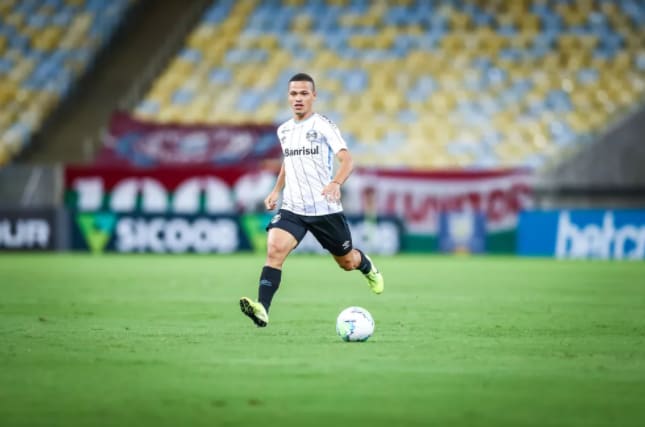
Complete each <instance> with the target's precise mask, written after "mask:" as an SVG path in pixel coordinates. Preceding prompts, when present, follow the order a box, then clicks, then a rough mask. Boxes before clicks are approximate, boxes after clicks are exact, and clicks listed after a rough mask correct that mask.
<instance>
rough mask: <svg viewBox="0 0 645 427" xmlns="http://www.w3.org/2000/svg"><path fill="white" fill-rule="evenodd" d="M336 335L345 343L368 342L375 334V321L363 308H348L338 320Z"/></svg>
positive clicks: (341, 313)
mask: <svg viewBox="0 0 645 427" xmlns="http://www.w3.org/2000/svg"><path fill="white" fill-rule="evenodd" d="M336 333H337V334H338V336H339V337H341V338H342V339H343V341H367V339H368V338H369V337H371V336H372V334H373V333H374V319H373V318H372V315H371V314H370V312H369V311H367V310H365V309H364V308H362V307H348V308H346V309H345V310H343V311H341V312H340V314H339V315H338V318H337V319H336Z"/></svg>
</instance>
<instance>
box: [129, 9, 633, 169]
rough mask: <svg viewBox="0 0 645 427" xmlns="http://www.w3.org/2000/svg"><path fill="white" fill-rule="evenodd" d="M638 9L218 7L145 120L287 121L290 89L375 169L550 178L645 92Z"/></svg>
mask: <svg viewBox="0 0 645 427" xmlns="http://www.w3.org/2000/svg"><path fill="white" fill-rule="evenodd" d="M644 25H645V2H642V1H636V0H617V1H608V0H561V1H556V0H517V1H484V0H448V1H442V2H429V1H398V2H385V1H366V0H354V1H350V0H315V1H300V0H284V1H278V0H276V1H250V0H242V1H232V0H222V1H215V2H213V4H212V7H210V8H209V9H208V11H207V12H206V13H205V14H204V15H203V18H202V20H201V22H200V24H199V25H198V26H197V27H196V28H195V29H194V30H193V31H192V32H191V34H190V35H189V37H188V38H187V40H186V43H185V46H184V47H183V49H181V51H180V52H179V53H178V54H177V55H176V57H175V58H174V59H173V60H172V61H171V63H170V64H169V65H168V67H167V68H166V69H165V70H164V71H163V72H162V73H161V74H160V75H159V76H158V78H157V79H156V80H155V82H154V84H153V85H152V87H151V89H150V91H149V92H148V93H147V94H146V96H145V97H144V98H143V99H142V100H141V102H140V103H138V105H137V106H136V107H135V108H134V111H133V113H134V114H135V116H136V117H138V118H140V119H143V120H147V121H153V122H160V123H185V124H221V123H227V124H238V123H277V122H280V121H282V120H284V119H286V118H288V117H289V112H288V110H287V108H286V103H285V90H284V82H285V81H286V80H287V79H288V77H289V76H290V75H292V74H293V73H295V72H298V71H308V72H311V73H312V74H313V75H314V77H315V78H317V80H319V82H320V85H319V86H320V87H319V88H318V107H317V108H318V110H319V111H321V112H323V113H325V114H328V115H329V116H330V117H331V118H332V119H333V120H335V121H336V122H337V123H338V124H339V126H340V127H341V129H342V130H343V131H344V135H345V137H346V139H347V140H348V142H349V143H350V146H351V147H352V149H353V150H355V152H357V153H360V155H361V162H362V163H364V164H371V165H374V166H407V167H413V168H441V167H473V168H486V167H504V166H528V167H540V166H542V165H544V164H545V163H546V162H548V160H549V159H550V158H553V157H554V156H555V155H556V154H559V153H562V152H563V151H566V150H570V149H572V148H575V147H576V146H578V145H579V144H580V143H581V142H585V141H587V140H589V139H590V137H591V136H593V135H594V134H596V133H597V132H599V131H601V130H603V129H605V128H606V127H607V126H608V125H609V124H611V123H612V122H613V121H614V120H616V119H617V118H618V117H620V116H621V115H622V114H624V113H625V112H626V111H629V110H630V109H634V108H636V106H638V105H641V104H642V102H643V99H644V94H645V32H644V31H643V30H642V29H643V27H644Z"/></svg>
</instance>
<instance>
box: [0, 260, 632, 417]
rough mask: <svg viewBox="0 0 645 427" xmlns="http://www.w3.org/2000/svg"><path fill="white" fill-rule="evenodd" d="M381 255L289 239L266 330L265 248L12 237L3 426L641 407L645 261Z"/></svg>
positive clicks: (4, 297)
mask: <svg viewBox="0 0 645 427" xmlns="http://www.w3.org/2000/svg"><path fill="white" fill-rule="evenodd" d="M375 261H376V262H377V264H378V266H379V267H380V269H381V270H382V271H383V273H384V275H385V278H386V288H385V293H384V294H383V295H380V296H376V295H372V294H371V293H370V292H369V290H368V288H367V285H366V283H365V282H364V279H363V278H362V277H361V275H360V274H359V273H358V272H345V271H342V270H341V269H339V268H338V267H337V266H336V265H335V263H334V262H333V260H332V259H331V258H330V257H319V256H313V255H311V256H307V255H298V256H292V257H291V258H289V259H288V260H287V263H286V265H285V270H284V273H283V281H282V285H281V289H280V291H279V292H278V294H277V295H276V298H275V300H274V304H273V307H272V311H271V322H270V324H269V326H268V327H267V328H264V329H260V328H256V327H255V326H253V325H252V323H251V321H250V320H249V319H248V318H246V317H244V316H243V315H242V314H241V313H240V311H239V306H238V299H239V297H240V296H245V295H246V296H250V297H252V298H255V297H256V294H257V281H258V277H259V272H260V268H261V266H262V264H263V257H262V256H259V255H226V256H221V255H220V256H170V255H169V256H154V255H138V256H137V255H129V256H125V255H124V256H118V255H112V256H90V255H79V254H62V255H19V254H11V255H6V254H4V255H0V425H2V426H3V427H10V426H67V427H70V426H71V427H74V426H94V425H97V426H102V425H105V426H108V425H109V426H117V425H118V426H139V427H145V426H155V427H158V426H179V425H186V426H235V425H254V426H263V427H264V426H283V427H285V426H296V425H297V426H344V425H352V426H373V427H374V426H412V425H419V426H422V425H423V426H426V425H435V426H540V427H544V426H620V427H628V426H642V425H644V423H645V263H642V262H633V263H619V262H585V261H570V262H563V261H553V260H529V259H524V260H523V259H516V258H504V257H499V258H496V257H481V258H479V257H439V256H412V255H410V256H397V257H392V258H385V257H376V258H375ZM350 305H360V306H363V307H365V308H367V309H368V310H369V311H370V312H371V313H372V315H373V316H374V318H375V321H376V331H375V334H374V336H373V337H372V338H370V340H369V341H367V342H366V343H345V342H342V341H341V340H340V339H339V338H338V337H337V336H336V334H335V319H336V316H337V314H338V313H339V312H340V311H341V309H343V308H345V307H347V306H350Z"/></svg>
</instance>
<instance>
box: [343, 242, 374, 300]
mask: <svg viewBox="0 0 645 427" xmlns="http://www.w3.org/2000/svg"><path fill="white" fill-rule="evenodd" d="M332 255H333V256H334V259H335V260H336V262H337V263H338V265H339V266H340V267H341V268H342V269H344V270H347V271H350V270H358V271H360V272H361V273H363V275H364V276H365V279H366V280H367V284H368V286H369V287H370V289H371V290H372V292H374V293H375V294H381V293H383V289H384V288H385V280H383V275H382V274H381V272H380V271H379V270H378V268H376V265H375V264H374V262H373V261H372V260H371V259H370V257H369V256H367V255H366V254H365V253H364V252H363V251H361V250H360V249H358V248H353V249H352V250H351V251H350V252H349V253H347V254H345V255H340V256H339V255H334V254H333V253H332Z"/></svg>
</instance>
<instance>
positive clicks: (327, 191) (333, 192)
mask: <svg viewBox="0 0 645 427" xmlns="http://www.w3.org/2000/svg"><path fill="white" fill-rule="evenodd" d="M336 159H338V165H339V166H338V171H337V172H336V175H335V176H334V178H333V179H332V180H331V182H329V183H328V184H327V185H326V186H325V188H323V191H322V194H323V196H325V197H326V198H327V199H329V200H330V201H335V202H336V201H339V200H340V186H341V185H343V183H344V182H345V181H346V180H347V178H349V175H351V173H352V170H353V169H354V159H352V155H351V154H350V152H349V150H347V149H346V148H343V149H342V150H340V151H338V153H336Z"/></svg>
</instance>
